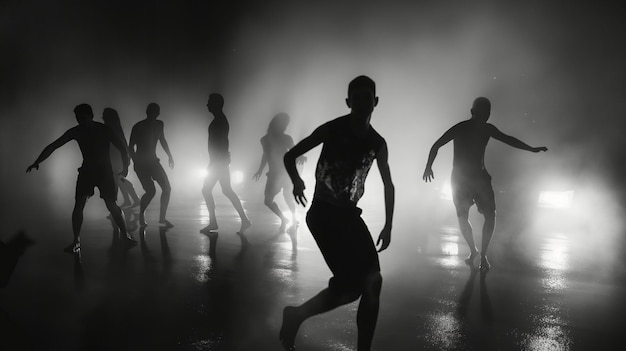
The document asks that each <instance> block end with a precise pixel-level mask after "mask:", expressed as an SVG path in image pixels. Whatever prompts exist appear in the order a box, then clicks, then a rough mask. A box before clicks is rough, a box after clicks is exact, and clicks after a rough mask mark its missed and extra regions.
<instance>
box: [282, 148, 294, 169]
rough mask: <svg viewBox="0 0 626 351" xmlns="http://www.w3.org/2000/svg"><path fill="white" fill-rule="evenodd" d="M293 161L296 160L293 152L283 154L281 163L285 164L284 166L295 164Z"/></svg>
mask: <svg viewBox="0 0 626 351" xmlns="http://www.w3.org/2000/svg"><path fill="white" fill-rule="evenodd" d="M295 160H296V158H295V156H294V155H293V152H292V151H291V150H289V151H287V152H286V153H285V156H283V163H284V164H285V166H286V165H288V164H291V163H293V162H295Z"/></svg>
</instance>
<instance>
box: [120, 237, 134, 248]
mask: <svg viewBox="0 0 626 351" xmlns="http://www.w3.org/2000/svg"><path fill="white" fill-rule="evenodd" d="M120 239H121V241H122V243H123V244H124V245H125V246H126V247H128V248H130V247H134V246H135V245H137V240H135V239H133V238H132V237H131V236H130V234H126V235H124V236H122V237H121V238H120Z"/></svg>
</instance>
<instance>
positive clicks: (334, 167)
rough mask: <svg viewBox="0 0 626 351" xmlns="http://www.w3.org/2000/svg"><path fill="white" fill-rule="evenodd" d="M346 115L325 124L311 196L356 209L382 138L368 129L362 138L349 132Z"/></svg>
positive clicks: (382, 141) (380, 146) (372, 129)
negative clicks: (312, 194) (325, 134)
mask: <svg viewBox="0 0 626 351" xmlns="http://www.w3.org/2000/svg"><path fill="white" fill-rule="evenodd" d="M349 118H350V117H349V116H344V117H340V118H337V119H335V120H333V121H330V122H328V123H327V124H326V130H327V131H328V135H327V137H326V139H325V140H324V146H323V148H322V152H321V154H320V158H319V160H318V162H317V169H316V171H315V179H316V184H315V195H314V197H315V198H317V199H320V200H324V201H326V202H329V203H332V204H334V205H336V206H340V207H355V206H356V204H357V202H358V201H359V199H360V198H361V197H362V196H363V193H364V191H365V178H366V177H367V173H368V172H369V170H370V168H371V167H372V163H373V162H374V159H375V158H376V155H377V154H378V152H379V151H380V149H381V148H382V147H383V145H384V144H385V139H384V138H383V137H382V136H380V134H378V132H376V131H375V130H374V128H372V127H371V126H370V127H369V128H368V130H367V133H366V134H365V135H364V136H361V137H359V136H356V135H354V134H353V133H352V132H351V131H350V120H349Z"/></svg>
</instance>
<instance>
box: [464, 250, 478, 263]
mask: <svg viewBox="0 0 626 351" xmlns="http://www.w3.org/2000/svg"><path fill="white" fill-rule="evenodd" d="M476 256H478V250H474V251H472V252H471V253H470V255H469V256H467V258H466V259H465V263H466V264H467V265H468V266H470V267H474V259H476Z"/></svg>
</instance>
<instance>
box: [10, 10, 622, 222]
mask: <svg viewBox="0 0 626 351" xmlns="http://www.w3.org/2000/svg"><path fill="white" fill-rule="evenodd" d="M624 15H625V11H624V5H623V4H622V3H619V2H574V3H572V2H560V1H415V2H411V3H410V4H409V3H408V2H404V1H402V2H397V3H396V2H393V1H386V2H366V1H315V2H306V3H305V2H294V1H262V2H259V1H146V2H137V1H90V2H89V3H85V2H83V1H67V0H65V1H55V2H43V1H29V0H25V1H24V0H22V1H4V2H2V4H1V5H0V26H1V27H0V52H1V54H0V77H1V79H0V123H1V127H0V132H1V133H2V134H1V136H0V143H1V144H0V145H1V154H0V157H1V160H2V168H1V171H0V177H1V179H0V194H1V198H2V199H3V201H2V203H3V205H2V212H1V216H2V218H1V220H2V222H3V223H6V224H7V226H8V229H9V230H10V231H12V230H14V229H16V228H18V227H22V226H24V225H25V224H24V223H28V222H29V221H31V220H33V219H32V213H31V212H29V211H32V209H33V206H35V209H42V208H43V209H45V208H46V207H37V206H40V205H38V204H39V203H41V201H40V200H41V199H42V198H47V199H53V200H54V201H56V200H65V201H71V199H73V186H74V179H75V174H76V171H75V169H76V168H77V167H78V166H79V164H80V163H79V161H80V157H79V155H80V154H79V152H78V148H76V147H70V146H66V147H64V148H63V149H61V150H59V151H57V153H55V154H54V155H53V156H52V157H51V158H50V159H49V160H48V161H47V162H45V163H44V164H42V168H41V169H40V170H39V172H38V173H36V174H24V170H25V169H26V167H27V166H28V165H29V164H30V163H31V162H32V161H33V160H34V159H35V158H36V157H37V155H38V154H39V152H40V151H41V150H42V148H43V147H44V146H45V145H47V144H48V143H50V142H51V141H53V140H54V139H55V138H57V137H58V136H60V135H61V134H62V133H63V131H65V130H66V129H68V128H70V127H71V126H73V125H74V124H75V121H74V116H73V113H72V109H73V108H74V106H76V105H77V104H79V103H83V102H86V103H89V104H91V105H92V106H93V108H94V112H95V114H96V120H101V119H100V116H101V111H102V109H103V108H104V107H114V108H116V109H117V110H118V111H119V113H120V116H121V118H122V123H123V126H124V127H125V129H126V133H127V137H128V136H129V134H130V128H131V127H132V125H133V124H134V123H136V122H137V121H139V120H140V119H142V118H144V117H145V114H144V111H145V106H146V105H147V104H148V103H149V102H153V101H154V102H158V103H159V104H160V105H161V110H162V116H161V118H162V119H163V120H164V121H165V124H166V135H167V137H168V141H169V143H170V147H171V149H172V152H173V153H174V157H175V160H176V161H177V165H176V168H175V169H174V171H171V172H170V177H171V180H172V183H173V185H174V193H175V194H174V195H173V201H175V200H184V199H186V198H188V197H199V196H200V194H199V189H200V186H201V179H200V178H199V177H198V176H197V172H198V170H200V169H203V168H204V167H205V166H206V163H207V161H208V157H207V153H206V127H207V126H208V123H209V121H210V118H209V114H208V113H207V112H206V109H205V102H206V97H207V96H208V94H209V93H210V92H213V91H218V92H221V93H222V94H223V95H224V96H225V99H226V106H225V112H226V113H227V115H228V116H229V119H230V121H231V151H232V153H233V168H235V169H239V170H241V171H242V172H244V174H245V179H246V180H247V179H249V178H250V176H251V174H252V173H253V172H254V170H255V169H256V167H257V165H258V161H259V159H260V150H259V144H258V139H259V138H260V137H261V136H262V135H263V134H264V131H265V129H266V126H267V123H268V122H269V120H270V118H271V117H272V116H273V115H274V114H276V113H278V112H280V111H286V112H288V113H289V114H290V115H291V116H292V125H291V126H290V129H289V130H288V132H289V133H290V134H292V135H293V137H294V139H296V141H297V140H299V139H301V138H302V137H304V136H305V135H307V134H308V133H310V132H311V131H312V129H313V128H314V127H315V126H316V125H318V124H320V123H321V122H324V121H326V120H329V119H331V118H333V117H336V116H339V115H342V114H344V113H346V112H347V111H348V110H347V108H346V107H345V104H344V101H343V99H344V98H345V92H346V88H347V83H348V82H349V81H350V79H352V78H353V77H354V76H356V75H358V74H366V75H369V76H371V77H372V78H373V79H374V80H376V82H377V84H378V86H377V87H378V95H379V96H380V104H379V106H378V107H377V109H376V111H375V113H374V117H373V120H372V123H373V125H374V126H375V127H376V128H377V129H378V130H379V131H380V132H381V134H382V135H383V136H385V137H386V139H387V141H388V143H389V148H390V162H391V166H392V172H393V175H394V180H395V182H396V186H397V187H398V188H399V189H404V190H405V191H403V192H402V195H400V196H399V199H398V201H399V204H403V203H413V202H414V198H415V194H417V193H419V192H420V191H422V190H423V187H424V185H423V184H422V183H421V179H420V178H421V172H422V170H423V165H424V163H425V160H426V156H427V153H428V148H429V147H430V145H431V144H432V142H433V141H434V140H435V139H436V138H437V137H438V136H439V135H440V134H441V133H443V132H444V131H445V130H446V129H447V128H448V127H449V126H451V125H452V124H454V123H456V122H458V121H460V120H462V119H465V118H467V117H468V116H469V108H470V105H471V102H472V100H473V99H474V98H475V97H477V96H487V97H489V98H490V99H491V100H492V103H493V110H492V119H491V122H492V123H494V124H495V125H496V126H498V127H499V128H500V129H501V130H503V131H504V132H506V133H509V134H512V135H514V136H517V137H519V138H520V139H522V140H524V141H526V142H527V143H529V144H531V145H533V146H541V145H546V146H547V147H548V148H549V149H550V152H549V153H546V154H542V155H541V156H537V157H534V156H530V154H527V153H524V152H519V151H512V150H511V149H509V148H507V147H504V146H501V145H498V146H497V147H496V146H490V148H489V152H488V155H487V167H488V168H489V169H490V171H492V173H494V174H496V176H495V177H494V178H495V180H494V182H496V183H495V185H496V186H497V187H503V188H504V187H510V186H511V185H510V184H506V183H510V182H512V179H518V180H520V181H524V182H527V181H528V180H529V179H534V178H537V177H538V176H539V175H545V174H553V173H558V174H559V177H561V178H563V177H565V178H568V177H570V176H571V175H574V176H575V178H576V181H577V182H580V179H581V178H584V179H585V182H587V183H592V184H601V185H602V186H601V187H602V188H603V189H608V190H607V191H608V192H609V193H610V195H611V197H612V198H614V199H619V198H621V197H622V195H623V194H624V189H623V186H622V179H623V174H624V166H623V161H624V159H625V157H624V153H625V151H624V150H625V147H624V146H626V145H625V142H624V138H623V136H622V134H623V132H624V130H625V128H624V127H625V117H626V114H625V112H626V102H625V99H624V92H625V90H626V89H625V88H626V84H625V82H626V75H625V69H624V68H625V65H624V62H626V60H625V59H626V57H625V56H626V50H625V49H626V45H625V44H626V43H625V39H624V38H625V37H624V35H623V33H624V32H625V31H624V29H625V28H624V27H625V24H624V21H623V19H624ZM449 159H450V148H449V149H447V150H446V151H445V152H444V151H442V152H441V153H440V156H439V159H438V160H437V162H436V164H435V174H436V176H437V175H439V177H438V178H437V179H438V180H441V181H443V180H445V179H446V178H447V174H449V167H450V162H449ZM312 165H313V164H312V163H311V165H310V167H312ZM514 175H515V177H514ZM509 176H510V177H509ZM561 178H559V179H561ZM131 179H132V172H131ZM567 181H569V180H567ZM567 181H564V182H567ZM375 182H376V181H374V184H375ZM498 182H500V183H498ZM556 182H557V183H558V182H559V181H556ZM435 185H436V186H437V184H435ZM373 187H375V185H373ZM244 197H245V195H244ZM418 203H419V201H418ZM413 205H415V204H413ZM418 206H419V204H418ZM60 213H65V215H67V216H69V208H62V209H61V210H60Z"/></svg>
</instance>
